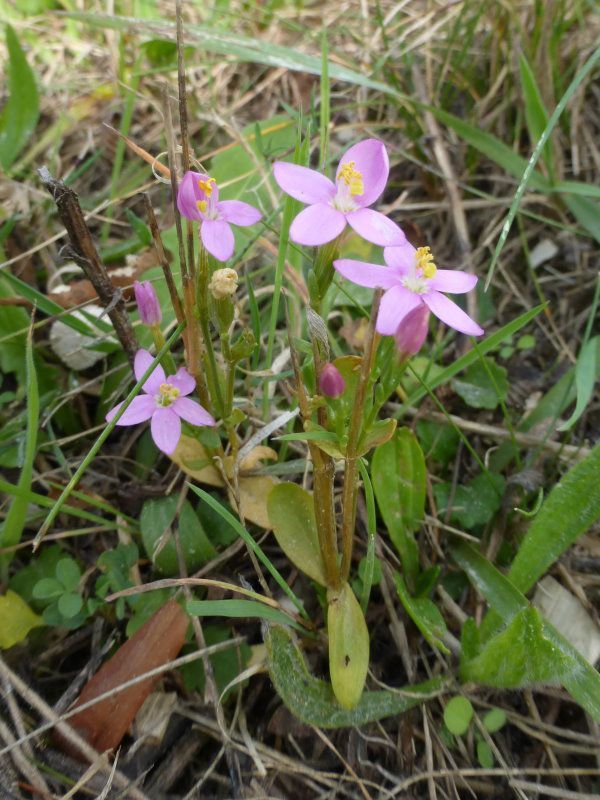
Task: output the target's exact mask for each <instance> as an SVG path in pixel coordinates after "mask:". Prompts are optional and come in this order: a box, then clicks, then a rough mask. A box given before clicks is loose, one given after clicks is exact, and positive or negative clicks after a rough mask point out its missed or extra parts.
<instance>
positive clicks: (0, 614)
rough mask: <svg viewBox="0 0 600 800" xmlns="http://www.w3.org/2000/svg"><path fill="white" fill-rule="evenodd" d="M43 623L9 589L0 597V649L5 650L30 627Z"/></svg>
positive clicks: (21, 637)
mask: <svg viewBox="0 0 600 800" xmlns="http://www.w3.org/2000/svg"><path fill="white" fill-rule="evenodd" d="M43 624H44V621H43V620H42V618H41V617H39V616H38V615H37V614H35V613H34V612H33V611H32V610H31V609H30V608H29V606H28V605H27V603H26V602H25V601H24V600H23V599H22V598H21V597H20V596H19V595H18V594H17V593H16V592H11V591H10V589H9V590H8V591H7V593H6V594H5V595H4V597H0V649H2V650H7V649H8V648H9V647H12V646H13V645H15V644H18V643H19V642H22V641H23V639H24V638H25V637H26V636H27V634H28V633H29V631H30V630H31V629H32V628H39V627H40V626H41V625H43Z"/></svg>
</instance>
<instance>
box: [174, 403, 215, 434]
mask: <svg viewBox="0 0 600 800" xmlns="http://www.w3.org/2000/svg"><path fill="white" fill-rule="evenodd" d="M171 408H172V409H173V411H174V412H175V413H176V414H179V416H180V417H181V418H182V419H184V420H185V421H186V422H189V423H190V424H191V425H210V426H211V427H212V426H213V425H216V424H217V423H216V422H215V421H214V419H213V418H212V417H211V415H210V414H209V413H208V411H207V410H206V409H205V408H202V406H201V405H200V403H196V402H195V401H194V400H190V398H189V397H178V398H177V400H175V402H174V403H173V405H172V406H171Z"/></svg>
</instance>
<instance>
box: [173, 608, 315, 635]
mask: <svg viewBox="0 0 600 800" xmlns="http://www.w3.org/2000/svg"><path fill="white" fill-rule="evenodd" d="M186 610H187V612H188V614H190V616H192V617H240V618H243V619H264V620H268V621H269V622H276V623H277V624H279V625H290V626H291V627H292V628H296V629H297V630H299V631H301V632H302V633H306V628H303V627H302V625H299V624H298V623H297V622H296V620H295V619H293V618H292V617H290V616H289V615H288V614H286V613H285V612H284V611H281V610H280V609H278V608H273V606H269V605H266V604H265V603H260V602H259V601H258V600H188V602H187V603H186Z"/></svg>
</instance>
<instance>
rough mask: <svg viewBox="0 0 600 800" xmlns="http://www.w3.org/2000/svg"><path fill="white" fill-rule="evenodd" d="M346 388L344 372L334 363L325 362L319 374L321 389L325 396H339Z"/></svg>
mask: <svg viewBox="0 0 600 800" xmlns="http://www.w3.org/2000/svg"><path fill="white" fill-rule="evenodd" d="M345 388H346V381H345V380H344V379H343V377H342V373H341V372H340V371H339V369H338V368H337V367H336V366H335V365H334V364H325V366H324V367H323V369H322V370H321V374H320V375H319V389H320V390H321V393H322V394H324V395H325V397H339V396H340V395H341V394H342V392H343V391H344V389H345Z"/></svg>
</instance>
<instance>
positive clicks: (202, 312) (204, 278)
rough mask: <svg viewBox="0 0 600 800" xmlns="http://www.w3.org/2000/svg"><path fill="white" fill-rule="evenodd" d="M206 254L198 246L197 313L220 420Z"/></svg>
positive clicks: (209, 383) (220, 410)
mask: <svg viewBox="0 0 600 800" xmlns="http://www.w3.org/2000/svg"><path fill="white" fill-rule="evenodd" d="M208 283H209V274H208V253H207V252H206V250H205V249H204V247H203V246H202V244H200V252H199V253H198V298H197V299H198V313H199V322H200V328H201V330H202V337H203V339H204V353H205V361H206V374H207V378H208V387H209V391H210V394H211V398H212V400H213V403H214V405H215V407H216V409H217V413H218V414H219V416H221V418H223V417H224V416H225V408H224V405H223V393H222V392H221V380H220V375H219V368H218V366H217V361H216V358H215V351H214V348H213V343H212V338H211V335H210V322H209V307H208Z"/></svg>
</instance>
